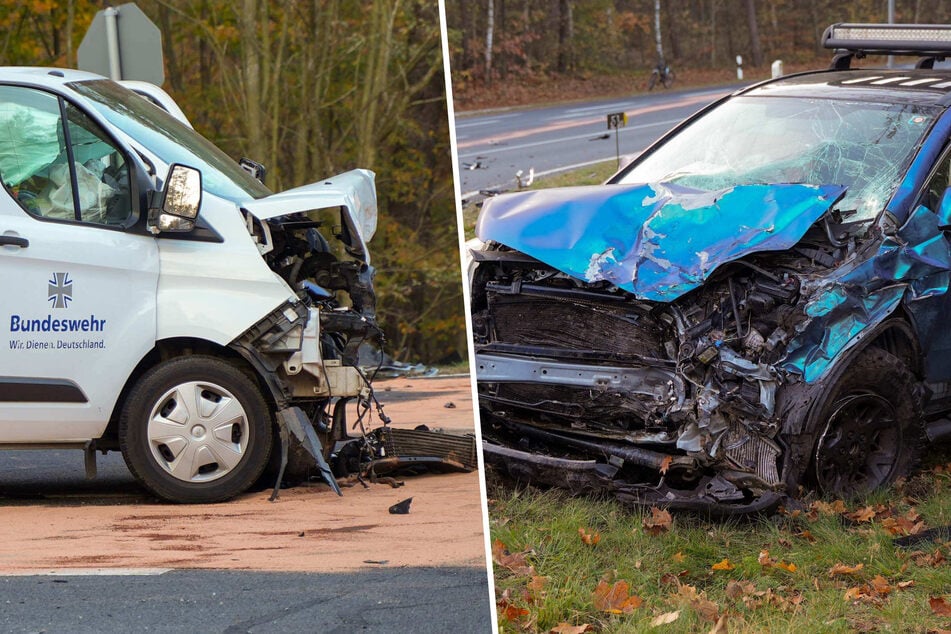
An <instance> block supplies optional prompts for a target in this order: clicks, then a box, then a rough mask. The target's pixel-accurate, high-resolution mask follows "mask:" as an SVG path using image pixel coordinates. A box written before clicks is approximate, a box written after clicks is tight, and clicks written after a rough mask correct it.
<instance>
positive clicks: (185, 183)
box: [148, 163, 202, 234]
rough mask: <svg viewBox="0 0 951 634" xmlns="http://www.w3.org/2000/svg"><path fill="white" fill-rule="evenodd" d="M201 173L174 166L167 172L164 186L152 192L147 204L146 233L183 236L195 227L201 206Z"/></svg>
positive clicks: (192, 168)
mask: <svg viewBox="0 0 951 634" xmlns="http://www.w3.org/2000/svg"><path fill="white" fill-rule="evenodd" d="M201 194H202V190H201V172H199V171H198V170H196V169H195V168H194V167H188V166H187V165H181V164H179V163H174V164H173V165H172V166H171V167H170V168H169V170H168V177H167V178H166V179H165V187H163V188H162V191H161V192H153V196H152V201H151V203H150V204H149V223H148V225H149V231H150V232H152V233H154V234H157V233H162V232H175V233H186V232H189V231H192V230H193V229H194V228H195V219H196V218H198V210H199V208H200V207H201Z"/></svg>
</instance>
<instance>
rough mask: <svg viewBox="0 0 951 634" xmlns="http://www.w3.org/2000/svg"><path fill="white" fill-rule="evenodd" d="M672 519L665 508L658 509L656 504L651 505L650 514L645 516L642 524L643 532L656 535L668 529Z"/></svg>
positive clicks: (672, 521)
mask: <svg viewBox="0 0 951 634" xmlns="http://www.w3.org/2000/svg"><path fill="white" fill-rule="evenodd" d="M673 523H674V520H673V518H672V517H671V516H670V513H669V512H668V511H667V510H665V509H659V508H657V507H656V506H652V507H651V516H650V517H645V518H644V520H643V522H642V525H643V526H644V532H645V533H647V534H648V535H652V536H654V537H656V536H657V535H660V534H661V533H666V532H667V531H669V530H670V527H671V526H672V525H673Z"/></svg>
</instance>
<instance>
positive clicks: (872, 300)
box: [783, 206, 951, 382]
mask: <svg viewBox="0 0 951 634" xmlns="http://www.w3.org/2000/svg"><path fill="white" fill-rule="evenodd" d="M949 280H951V242H949V241H948V239H947V237H946V236H945V235H944V232H943V231H942V230H941V229H940V228H939V226H938V217H937V215H936V214H935V213H934V212H933V211H931V210H930V209H928V208H926V207H924V206H919V207H918V208H916V209H915V211H914V212H913V213H912V214H911V215H910V216H909V218H908V220H906V222H905V224H904V225H902V227H901V228H900V229H899V230H898V231H897V232H896V233H895V235H892V236H889V237H886V238H884V239H883V241H882V243H881V246H880V247H879V249H878V252H877V253H876V255H875V256H873V257H872V258H869V259H868V260H866V261H864V262H863V263H862V264H860V265H859V266H857V267H856V268H855V269H853V270H852V271H851V272H849V273H847V274H845V275H843V276H842V277H841V278H839V279H838V280H836V281H833V282H831V283H828V285H827V286H825V287H824V288H822V289H821V290H820V291H818V292H817V293H816V294H815V295H814V296H813V297H812V299H811V300H810V301H809V302H808V303H807V304H806V305H805V308H804V311H805V313H806V315H808V316H809V317H810V318H812V319H811V321H810V322H809V323H808V324H807V325H806V326H805V328H804V329H803V331H802V332H800V334H799V335H798V336H797V337H796V338H795V339H794V340H793V341H792V342H791V343H790V345H789V353H788V354H787V355H786V359H785V361H784V362H783V368H784V369H786V370H788V371H790V372H795V373H798V374H801V375H802V376H803V378H804V379H805V380H806V381H807V382H813V381H816V380H818V379H819V378H821V377H822V376H823V375H824V374H825V372H826V371H827V370H828V369H829V367H830V366H831V364H832V363H833V362H834V360H835V358H836V357H837V356H838V355H839V354H841V353H842V351H843V350H845V349H846V348H847V347H848V346H849V345H850V344H851V343H852V342H854V341H855V340H856V337H857V336H858V335H859V334H860V333H861V332H862V331H863V330H865V329H867V328H868V327H870V326H873V325H875V324H877V323H880V322H881V321H883V320H884V319H885V318H886V317H888V316H889V315H890V314H891V313H892V312H893V311H894V310H895V309H896V308H897V307H898V306H899V304H900V303H901V302H902V300H904V301H907V302H915V301H918V300H921V299H925V298H928V297H933V296H936V295H943V294H945V293H947V292H948V285H949Z"/></svg>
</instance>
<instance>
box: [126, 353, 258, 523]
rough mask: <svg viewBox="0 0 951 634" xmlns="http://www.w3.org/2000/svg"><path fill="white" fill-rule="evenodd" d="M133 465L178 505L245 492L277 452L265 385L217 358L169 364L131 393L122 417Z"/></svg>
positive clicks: (156, 369) (140, 475)
mask: <svg viewBox="0 0 951 634" xmlns="http://www.w3.org/2000/svg"><path fill="white" fill-rule="evenodd" d="M119 444H120V447H121V449H122V455H123V457H124V458H125V461H126V464H127V465H128V467H129V470H130V471H131V472H132V473H133V475H135V476H136V477H137V478H138V479H139V480H140V481H141V482H142V484H143V485H145V487H146V488H147V489H149V490H150V491H152V492H153V493H154V494H156V495H158V496H159V497H161V498H164V499H166V500H169V501H172V502H182V503H192V504H200V503H210V502H220V501H223V500H226V499H228V498H231V497H233V496H235V495H237V494H239V493H241V492H243V491H245V490H246V489H247V488H248V487H249V486H251V484H252V483H253V482H254V481H255V480H256V479H257V478H258V476H260V474H261V471H262V470H263V469H264V467H265V465H266V464H267V461H268V457H269V455H270V452H271V445H272V435H271V415H270V413H269V410H268V407H267V404H266V402H265V400H264V397H263V396H262V395H261V391H260V389H258V387H257V385H256V384H255V383H254V381H252V380H251V379H250V378H249V377H248V376H247V375H246V374H244V373H243V372H242V371H241V370H240V369H239V368H237V367H235V366H234V365H232V364H230V363H228V362H227V361H225V360H223V359H219V358H216V357H210V356H203V355H195V356H185V357H179V358H176V359H172V360H170V361H166V362H164V363H161V364H159V365H158V366H156V367H154V368H152V369H151V370H149V371H148V372H147V373H145V374H144V375H143V376H142V378H141V379H139V381H138V382H137V383H136V385H135V387H134V388H133V389H132V390H131V391H130V392H129V395H128V397H127V398H126V400H125V405H124V406H123V409H122V414H121V416H120V419H119Z"/></svg>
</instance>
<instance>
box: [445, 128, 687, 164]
mask: <svg viewBox="0 0 951 634" xmlns="http://www.w3.org/2000/svg"><path fill="white" fill-rule="evenodd" d="M681 121H683V119H669V120H667V121H657V122H655V123H642V124H640V125H629V126H627V127H626V128H621V130H620V133H621V134H628V133H630V132H634V131H635V130H643V129H644V128H654V127H657V126H669V125H673V124H675V123H680V122H681ZM602 134H610V133H602ZM594 138H597V133H596V132H589V133H588V134H575V135H573V136H563V137H558V138H557V139H548V140H547V141H533V142H532V143H522V144H520V145H503V146H500V147H496V148H490V149H487V150H480V151H478V152H469V153H467V154H459V159H460V160H461V159H464V158H476V157H482V156H487V155H489V154H498V153H499V152H508V151H511V150H522V149H525V148H530V147H538V146H539V145H550V144H551V143H562V142H565V141H580V140H581V139H594ZM611 138H613V137H611ZM536 175H537V172H536Z"/></svg>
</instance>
